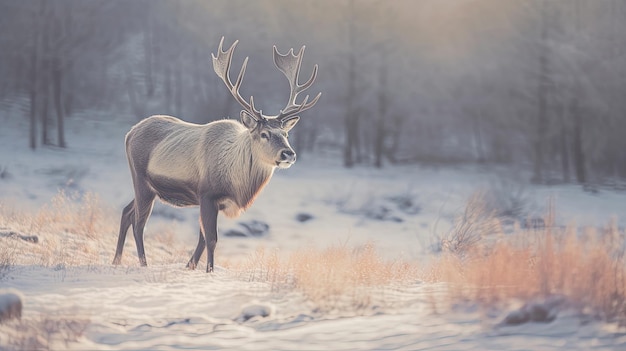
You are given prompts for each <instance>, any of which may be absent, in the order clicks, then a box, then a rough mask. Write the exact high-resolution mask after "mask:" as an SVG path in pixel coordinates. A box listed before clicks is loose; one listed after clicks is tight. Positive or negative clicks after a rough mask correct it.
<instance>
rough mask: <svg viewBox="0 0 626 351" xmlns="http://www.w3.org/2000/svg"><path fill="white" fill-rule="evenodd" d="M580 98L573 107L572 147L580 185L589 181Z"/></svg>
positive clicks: (575, 100)
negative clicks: (586, 168)
mask: <svg viewBox="0 0 626 351" xmlns="http://www.w3.org/2000/svg"><path fill="white" fill-rule="evenodd" d="M579 98H580V97H579V96H576V97H574V100H573V102H572V103H573V104H574V105H573V106H572V114H573V121H574V127H573V128H572V131H573V134H574V135H573V140H572V142H573V145H572V149H573V154H574V155H573V157H574V169H575V171H576V181H577V182H578V183H580V184H584V183H585V182H586V181H587V174H586V171H585V153H584V149H583V136H582V132H583V128H582V116H581V113H580V105H579V102H578V99H579Z"/></svg>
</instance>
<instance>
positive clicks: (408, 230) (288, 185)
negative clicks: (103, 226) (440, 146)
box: [0, 115, 626, 350]
mask: <svg viewBox="0 0 626 351" xmlns="http://www.w3.org/2000/svg"><path fill="white" fill-rule="evenodd" d="M0 126H1V127H0V172H3V173H2V174H4V176H3V177H2V178H0V205H2V206H4V207H5V208H7V207H8V208H22V209H36V208H39V207H41V206H43V205H44V204H46V203H48V202H49V201H50V199H51V198H52V197H53V196H54V195H55V194H56V193H57V192H58V190H59V189H64V190H65V191H66V192H76V193H86V192H93V193H96V194H98V195H99V196H100V197H101V199H102V202H103V203H104V205H105V206H110V207H111V208H113V209H115V210H116V211H118V212H119V211H121V209H122V207H123V206H124V205H126V204H127V203H128V202H129V201H130V200H131V199H132V188H131V180H130V174H129V172H128V169H127V163H126V158H125V155H124V148H123V139H124V134H125V132H126V131H127V130H128V129H129V128H130V123H129V122H127V121H122V120H114V119H113V120H111V119H107V117H106V116H103V117H102V118H101V119H99V120H92V121H82V120H70V121H68V136H67V139H68V145H69V148H68V149H66V150H59V149H55V148H42V149H38V150H37V151H35V152H33V151H31V150H30V149H28V146H27V140H28V139H27V136H28V128H27V123H26V121H23V122H17V121H15V120H13V119H9V118H6V117H2V115H0ZM525 179H527V177H524V176H523V175H520V173H519V172H514V171H511V170H499V169H494V168H490V169H481V168H477V167H474V166H472V167H470V166H464V167H434V166H428V167H426V166H403V167H389V168H385V169H382V170H376V169H370V168H356V169H353V170H346V169H344V168H342V167H341V166H340V163H339V160H337V159H334V158H324V157H321V156H313V155H306V154H305V155H302V157H300V159H299V161H298V162H297V163H296V164H295V165H294V166H293V167H292V168H291V169H288V170H281V171H278V172H277V173H276V174H275V176H274V178H273V179H272V181H271V182H270V184H269V185H268V186H267V187H266V188H265V190H264V191H263V193H262V194H261V195H260V196H259V197H258V198H257V200H256V202H255V204H254V205H253V206H252V207H251V209H250V210H249V211H248V212H247V213H245V214H244V215H243V216H242V217H240V218H238V219H235V220H231V219H226V218H221V217H220V219H219V228H220V237H219V242H218V249H217V252H216V255H217V256H216V265H217V266H218V268H217V271H216V272H215V273H213V274H205V273H203V271H202V270H197V271H188V270H186V269H185V268H184V266H185V264H186V262H187V260H188V259H189V257H188V256H189V254H190V253H191V250H192V249H193V248H194V247H195V244H196V242H197V235H198V234H197V233H198V224H197V214H198V212H197V210H195V209H172V208H170V207H167V206H165V205H159V206H156V207H155V213H154V214H153V216H152V218H151V219H150V220H149V222H148V226H147V230H146V239H145V240H146V243H147V244H148V242H149V241H150V240H151V239H154V238H152V237H151V232H152V233H154V232H156V231H158V228H159V227H160V226H165V225H167V226H170V227H171V228H174V231H175V232H176V241H177V243H178V244H180V245H182V246H184V247H186V248H188V250H187V251H188V252H189V254H185V255H184V256H181V257H179V258H178V259H176V260H175V262H174V263H171V264H151V252H150V251H149V249H148V250H147V252H146V253H147V259H148V264H149V266H148V267H147V268H140V267H138V263H137V259H136V254H135V252H134V243H133V239H132V235H128V237H129V238H131V239H128V240H127V241H128V242H129V243H128V245H127V246H126V250H125V252H124V264H123V265H122V266H121V267H113V266H111V265H109V262H110V261H111V260H112V258H113V253H114V251H115V248H114V246H111V247H110V250H109V251H108V252H104V253H101V254H100V256H99V258H98V260H97V263H95V264H94V263H93V262H90V263H89V264H85V265H80V264H79V265H72V266H52V267H44V266H38V265H18V266H16V267H14V268H13V269H12V270H11V271H10V272H9V273H8V274H7V275H6V276H5V277H4V278H2V279H1V280H0V287H8V288H15V289H17V290H19V291H21V293H22V294H23V295H24V299H25V304H24V315H23V316H24V319H29V318H31V319H33V318H38V317H37V316H42V315H45V316H62V317H63V318H66V319H72V318H74V319H77V320H86V321H88V322H86V324H85V326H84V328H85V330H84V333H82V336H81V337H80V338H79V339H78V340H77V341H76V342H73V343H71V344H67V345H66V344H59V343H58V342H56V344H55V342H52V341H50V342H51V345H52V347H53V348H56V349H65V348H73V349H119V350H135V349H137V350H156V349H242V350H253V349H254V350H258V349H263V350H265V349H267V350H295V349H305V350H320V349H324V350H328V349H332V350H352V349H377V350H378V349H406V350H559V349H571V350H591V349H594V350H595V349H603V350H610V349H620V347H621V349H626V334H625V333H624V332H625V331H624V330H623V329H621V330H620V329H618V328H616V327H615V326H613V325H611V324H605V323H602V322H596V321H588V320H581V318H580V317H579V316H577V315H576V314H575V313H573V312H572V313H569V312H568V311H562V312H561V313H559V315H558V317H557V319H556V320H555V321H553V322H551V323H549V324H544V323H527V324H523V325H519V326H503V325H500V324H499V323H500V322H501V321H502V319H503V318H504V316H506V313H507V312H508V310H507V309H506V308H503V309H500V310H494V311H488V312H486V311H484V310H483V309H480V308H475V307H474V306H463V307H459V308H456V309H454V308H453V309H450V308H443V307H442V306H441V305H440V304H439V303H438V302H436V300H437V299H438V291H443V290H445V286H441V285H436V284H429V283H423V282H418V281H415V282H413V283H410V284H403V285H402V286H397V287H395V286H389V287H381V288H380V289H382V290H381V291H373V292H372V294H378V296H382V299H383V300H384V304H382V305H380V306H374V307H372V308H368V309H364V310H354V311H350V310H349V309H342V310H341V311H326V310H320V309H318V308H316V306H315V305H314V304H312V303H311V302H310V301H308V300H307V299H306V298H305V297H304V296H303V295H302V294H301V293H299V292H298V291H290V290H278V291H277V290H276V289H273V287H272V286H271V284H268V283H264V282H254V281H252V282H251V281H248V280H246V279H241V277H238V276H237V275H235V274H233V273H232V272H231V271H230V270H229V269H228V268H225V266H224V264H223V263H221V262H227V261H228V262H232V261H233V260H235V261H236V260H243V259H244V258H245V257H247V256H248V255H251V254H252V253H254V252H255V251H256V250H257V249H258V248H265V249H266V250H272V251H276V250H277V251H278V252H280V253H281V254H289V253H292V252H294V251H296V250H299V249H303V248H307V247H317V248H326V247H329V246H333V245H335V246H336V245H347V246H350V247H360V246H362V245H364V244H366V243H373V245H375V247H376V248H377V252H378V253H379V254H380V255H382V256H384V257H385V258H388V259H397V260H409V261H418V262H419V261H420V260H423V259H427V257H428V256H429V255H431V254H432V253H431V248H432V246H433V244H434V243H435V242H436V241H437V235H441V234H443V233H445V232H446V230H447V228H448V227H449V226H450V222H451V220H452V219H453V218H454V217H455V215H457V214H458V213H459V212H460V211H461V210H462V209H463V207H464V205H465V203H466V200H467V199H468V197H469V196H470V195H471V194H472V193H474V192H475V191H476V190H480V189H491V190H494V189H495V191H498V192H500V193H503V192H504V193H506V192H507V191H508V192H514V191H519V192H520V194H522V196H521V197H523V198H525V199H526V200H525V205H526V210H527V214H526V216H529V217H541V216H542V215H543V214H544V213H545V211H546V206H547V204H548V201H549V200H550V199H552V200H553V201H554V203H555V206H556V213H557V222H558V224H569V223H576V224H577V225H603V224H606V223H608V222H609V221H611V220H616V221H617V223H618V225H619V226H620V227H623V226H625V224H626V223H625V222H624V217H626V216H624V213H625V212H626V193H620V192H614V191H611V190H609V189H602V188H600V189H599V192H585V191H583V190H582V189H581V188H580V187H578V186H573V185H562V186H554V187H546V186H534V185H530V184H528V183H527V182H525ZM306 218H309V219H308V220H303V219H306ZM298 219H299V220H298ZM518 219H520V220H522V218H518ZM117 220H118V219H117V218H116V221H117ZM253 220H256V221H260V222H263V223H266V224H267V225H268V226H269V230H268V231H267V233H265V234H264V235H261V236H259V237H230V236H226V235H223V234H224V233H226V232H227V231H228V230H229V229H236V228H239V227H240V225H239V223H241V222H250V221H253ZM113 225H114V226H116V225H117V223H114V224H113ZM26 234H33V235H37V234H39V233H26ZM107 235H111V236H113V238H109V239H110V240H111V241H112V242H113V241H114V240H115V239H116V237H117V233H107ZM44 239H45V238H44ZM9 240H18V239H11V238H4V240H3V241H0V244H5V243H7V242H9ZM36 245H46V241H45V240H42V241H41V242H40V243H38V244H36ZM153 261H155V260H153ZM439 295H442V294H439ZM0 328H5V329H0V331H5V332H6V331H7V330H8V329H6V327H5V326H2V327H0ZM1 334H2V333H0V349H2V348H3V343H5V344H4V345H6V341H5V340H7V339H6V337H5V339H3V337H2V336H1ZM7 335H8V334H7Z"/></svg>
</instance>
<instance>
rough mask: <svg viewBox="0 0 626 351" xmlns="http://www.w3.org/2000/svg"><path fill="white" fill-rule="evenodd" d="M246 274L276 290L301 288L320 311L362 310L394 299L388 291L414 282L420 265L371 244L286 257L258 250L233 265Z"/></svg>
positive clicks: (247, 277)
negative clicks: (385, 253) (382, 252)
mask: <svg viewBox="0 0 626 351" xmlns="http://www.w3.org/2000/svg"><path fill="white" fill-rule="evenodd" d="M230 268H231V269H232V270H233V271H235V272H237V274H238V276H239V277H240V278H242V279H246V280H249V281H261V282H268V283H270V284H271V286H272V290H274V291H285V290H287V291H289V290H297V291H300V292H301V293H302V294H303V295H304V296H305V297H306V298H307V299H308V300H310V301H311V302H313V303H314V304H315V305H316V306H317V308H319V309H320V310H326V311H327V310H351V311H354V310H360V309H367V308H370V307H373V306H380V305H385V304H390V303H392V302H393V301H389V300H387V301H385V297H384V295H385V291H386V290H389V289H390V288H392V287H393V286H394V285H395V284H402V283H406V282H414V281H415V280H416V277H417V265H416V264H414V263H409V262H403V261H390V260H385V259H383V258H381V256H380V255H379V254H378V253H377V252H376V250H375V248H374V246H373V245H371V244H367V245H365V246H363V247H360V248H355V249H351V248H349V247H346V246H335V247H329V248H326V249H323V250H319V249H313V248H309V249H303V250H298V251H296V252H294V253H292V254H290V255H288V256H286V257H281V256H280V255H279V254H278V252H277V251H272V252H269V253H268V252H267V251H266V250H264V249H259V250H257V252H256V253H255V254H253V255H252V256H251V257H250V258H249V260H248V261H246V262H244V263H243V264H235V265H231V267H230Z"/></svg>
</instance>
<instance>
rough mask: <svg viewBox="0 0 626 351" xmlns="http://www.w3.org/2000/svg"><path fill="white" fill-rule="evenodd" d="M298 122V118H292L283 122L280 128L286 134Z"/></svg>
mask: <svg viewBox="0 0 626 351" xmlns="http://www.w3.org/2000/svg"><path fill="white" fill-rule="evenodd" d="M299 120H300V117H298V116H293V117H289V118H287V119H284V120H283V124H282V128H283V130H284V131H285V132H288V131H290V130H291V128H293V127H294V126H295V125H296V123H298V121H299Z"/></svg>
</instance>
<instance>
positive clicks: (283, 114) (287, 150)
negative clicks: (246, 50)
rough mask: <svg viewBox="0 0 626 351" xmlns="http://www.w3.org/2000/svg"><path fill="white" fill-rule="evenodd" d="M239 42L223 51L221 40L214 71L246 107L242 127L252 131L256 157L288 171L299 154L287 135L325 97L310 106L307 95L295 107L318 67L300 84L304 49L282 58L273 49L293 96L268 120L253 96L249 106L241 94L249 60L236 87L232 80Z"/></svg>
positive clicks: (278, 65)
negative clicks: (234, 54)
mask: <svg viewBox="0 0 626 351" xmlns="http://www.w3.org/2000/svg"><path fill="white" fill-rule="evenodd" d="M238 42H239V41H235V42H234V43H233V44H232V45H231V47H230V48H229V49H228V50H226V51H223V50H222V46H223V44H224V37H222V40H220V45H219V48H218V49H217V56H215V55H212V56H213V69H214V70H215V73H216V74H217V75H218V76H219V77H220V78H221V79H222V81H224V84H226V87H227V88H228V90H229V91H230V93H231V94H232V95H233V97H234V98H235V99H236V100H237V102H239V104H240V105H241V106H242V107H243V110H241V114H240V116H241V123H242V124H243V125H244V126H246V128H248V130H249V131H250V137H251V138H252V143H253V149H254V150H256V152H257V156H258V157H259V158H260V159H261V160H262V161H263V162H265V163H267V164H271V165H273V166H277V167H279V168H289V167H291V165H292V164H294V162H296V153H295V151H293V149H292V148H291V146H290V145H289V140H288V132H289V131H290V130H291V128H293V127H294V126H295V125H296V123H298V121H299V120H300V117H299V116H298V114H299V113H300V112H302V111H305V110H308V109H310V108H311V107H313V105H315V103H317V100H319V98H320V96H321V95H322V93H319V94H317V96H316V97H315V98H314V99H313V100H311V101H310V102H308V100H309V96H308V95H307V96H306V97H305V98H304V99H303V100H302V102H301V103H300V104H298V103H296V98H297V97H298V94H299V93H300V92H302V91H303V90H306V89H307V88H309V87H310V86H311V85H312V84H313V82H314V81H315V78H316V77H317V65H315V67H314V68H313V74H312V75H311V78H309V80H308V81H307V82H306V83H304V84H299V83H298V75H299V73H300V65H301V64H302V55H303V54H304V46H303V47H302V48H300V51H299V52H298V55H294V54H293V49H290V50H289V52H288V53H287V54H285V55H283V54H281V53H279V52H278V50H277V49H276V46H274V64H275V65H276V67H277V68H278V69H279V70H280V71H281V72H283V74H284V75H285V77H287V79H288V80H289V86H290V88H291V94H290V96H289V101H288V103H287V106H285V108H283V109H282V110H280V113H279V114H278V115H276V116H267V115H264V114H263V113H262V112H261V110H257V109H256V108H255V107H254V98H253V97H252V96H250V102H248V101H246V100H245V99H244V98H243V97H241V95H240V94H239V88H240V87H241V82H242V81H243V75H244V74H245V72H246V66H247V65H248V58H247V57H246V59H245V60H244V62H243V66H242V67H241V70H240V71H239V75H238V76H237V81H236V82H235V84H233V83H232V81H231V80H230V75H229V71H230V64H231V61H232V57H233V51H234V50H235V47H236V46H237V43H238Z"/></svg>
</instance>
